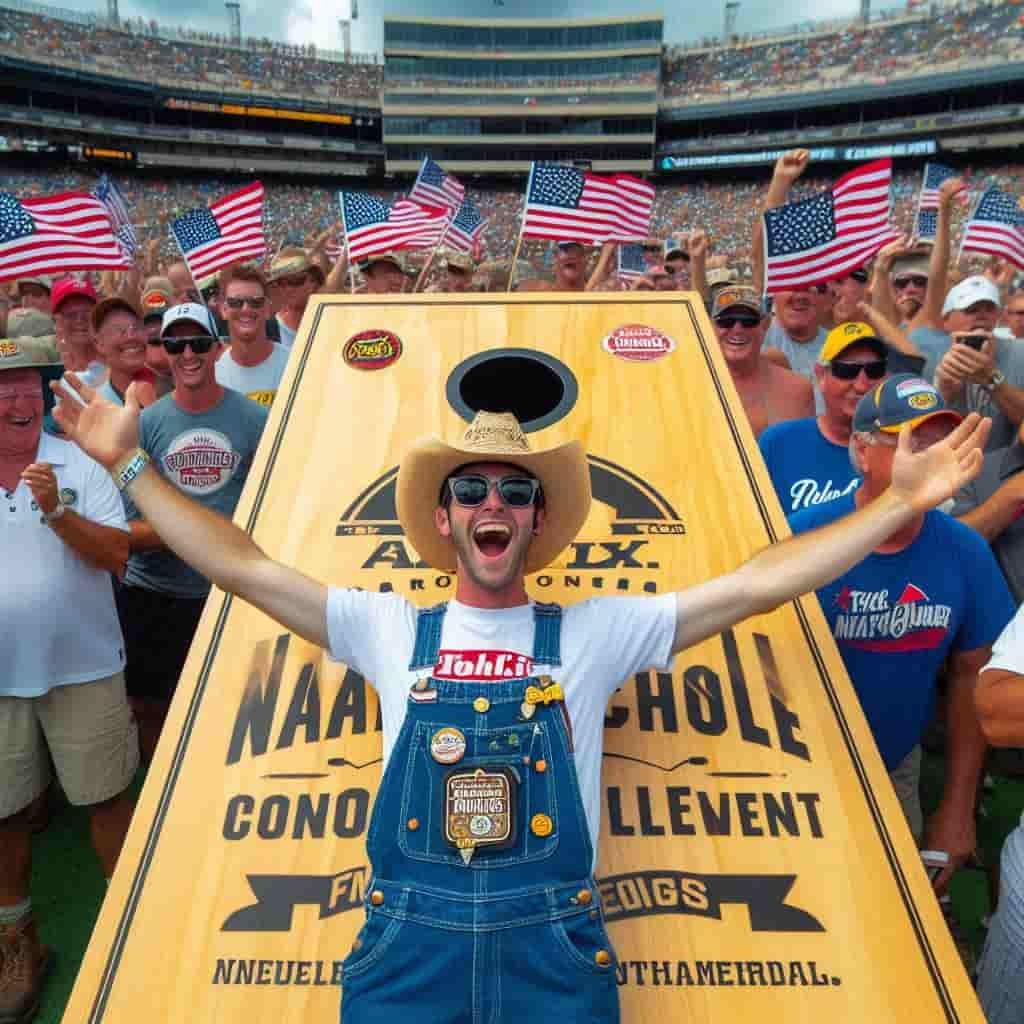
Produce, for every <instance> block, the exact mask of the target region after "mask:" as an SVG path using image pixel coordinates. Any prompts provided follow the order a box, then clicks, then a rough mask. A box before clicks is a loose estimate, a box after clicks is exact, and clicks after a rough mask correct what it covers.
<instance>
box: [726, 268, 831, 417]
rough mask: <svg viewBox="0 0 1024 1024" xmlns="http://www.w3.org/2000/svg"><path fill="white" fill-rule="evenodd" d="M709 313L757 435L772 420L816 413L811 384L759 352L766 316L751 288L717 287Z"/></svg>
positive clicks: (745, 409)
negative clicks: (719, 289)
mask: <svg viewBox="0 0 1024 1024" xmlns="http://www.w3.org/2000/svg"><path fill="white" fill-rule="evenodd" d="M711 319H712V322H713V323H714V325H715V333H716V334H717V335H718V344H719V346H720V348H721V350H722V355H723V356H724V358H725V364H726V366H727V367H728V368H729V373H730V374H731V375H732V382H733V384H735V385H736V391H737V393H738V394H739V396H740V401H741V402H742V403H743V409H744V411H745V412H746V414H747V419H748V420H749V421H750V427H751V429H752V430H753V431H754V436H755V437H757V436H758V435H760V434H761V432H762V431H763V430H764V429H765V428H766V427H769V426H771V425H772V424H773V423H779V422H781V421H783V420H794V419H798V418H800V417H805V416H813V415H814V392H813V391H812V389H811V385H810V384H809V383H808V382H807V381H806V380H805V379H804V378H803V377H801V376H800V375H799V374H797V373H793V372H792V371H791V370H785V369H783V368H782V367H781V366H778V365H776V364H775V363H773V362H770V361H769V360H767V359H762V358H761V343H762V342H763V341H764V332H765V329H766V327H767V320H766V318H765V315H764V307H763V306H762V304H761V299H760V297H759V296H758V294H757V292H755V291H754V290H753V288H725V289H722V290H721V291H719V292H718V294H717V296H716V297H715V301H714V304H713V305H712V307H711Z"/></svg>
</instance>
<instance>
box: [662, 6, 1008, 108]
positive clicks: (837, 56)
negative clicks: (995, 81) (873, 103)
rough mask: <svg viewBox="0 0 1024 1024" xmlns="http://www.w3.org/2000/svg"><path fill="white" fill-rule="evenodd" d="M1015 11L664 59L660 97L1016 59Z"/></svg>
mask: <svg viewBox="0 0 1024 1024" xmlns="http://www.w3.org/2000/svg"><path fill="white" fill-rule="evenodd" d="M1020 17H1021V8H1020V7H1019V6H1018V5H1017V4H1015V3H1012V2H998V3H992V4H988V3H985V4H977V5H970V6H968V5H958V6H954V7H945V8H938V7H936V9H935V10H934V11H927V12H922V13H921V14H919V15H915V16H908V17H906V18H902V19H900V20H899V21H896V22H889V23H886V22H883V23H881V24H880V25H863V24H858V23H850V24H848V25H846V26H845V27H844V28H842V29H841V30H836V31H834V32H829V33H824V34H815V35H807V36H800V37H797V38H790V39H785V40H778V41H774V42H751V43H738V44H736V45H733V46H728V47H716V48H713V49H708V50H706V51H701V52H689V53H687V52H680V51H673V50H672V49H669V50H667V51H666V54H665V60H664V62H663V64H662V88H663V91H664V94H665V96H668V97H673V96H683V95H685V96H686V98H687V99H688V100H702V99H704V100H707V99H714V98H716V97H729V96H743V95H750V94H752V93H758V92H775V91H779V90H780V89H786V88H789V89H792V88H807V87H812V86H821V85H825V84H827V83H828V82H832V83H833V84H837V85H838V84H842V85H850V84H856V83H872V82H874V83H884V82H886V81H888V80H889V79H890V78H892V77H894V76H898V75H904V74H914V73H925V72H934V71H936V70H941V68H942V66H943V65H956V63H957V62H961V61H968V60H969V61H970V62H972V63H974V62H977V61H979V60H987V59H1009V58H1011V57H1013V56H1014V55H1016V59H1018V60H1019V59H1020V56H1021V54H1022V45H1024V44H1022V35H1021V32H1022V29H1021V24H1020V22H1019V19H1020Z"/></svg>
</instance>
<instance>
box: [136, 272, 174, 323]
mask: <svg viewBox="0 0 1024 1024" xmlns="http://www.w3.org/2000/svg"><path fill="white" fill-rule="evenodd" d="M141 298H142V318H143V319H144V320H148V319H149V318H150V317H153V316H159V317H162V316H163V315H164V313H166V312H167V310H168V309H170V308H171V306H172V305H173V303H174V286H173V285H172V284H171V282H170V281H168V280H167V278H166V277H149V278H146V282H145V284H143V286H142V296H141Z"/></svg>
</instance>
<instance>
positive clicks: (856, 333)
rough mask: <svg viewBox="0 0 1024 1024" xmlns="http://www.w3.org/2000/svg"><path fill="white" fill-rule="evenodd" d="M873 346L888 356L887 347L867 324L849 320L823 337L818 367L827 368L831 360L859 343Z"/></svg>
mask: <svg viewBox="0 0 1024 1024" xmlns="http://www.w3.org/2000/svg"><path fill="white" fill-rule="evenodd" d="M862 342H863V343H866V344H874V345H876V346H877V347H878V350H879V351H880V352H881V353H882V354H883V355H888V352H889V346H888V345H886V343H885V342H884V341H882V339H881V338H880V337H879V336H878V335H877V334H876V333H875V329H874V328H873V327H871V326H870V325H869V324H864V323H859V322H858V321H856V320H849V321H847V322H846V323H843V324H839V325H838V326H837V327H833V328H832V330H831V331H829V332H828V334H827V335H825V344H824V345H822V346H821V351H820V352H819V353H818V365H819V366H828V365H829V364H830V363H831V362H832V360H833V359H835V358H837V357H838V356H840V355H842V354H843V353H844V352H845V351H846V350H847V349H848V348H850V347H852V346H853V345H858V344H860V343H862Z"/></svg>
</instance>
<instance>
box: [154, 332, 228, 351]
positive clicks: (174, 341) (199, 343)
mask: <svg viewBox="0 0 1024 1024" xmlns="http://www.w3.org/2000/svg"><path fill="white" fill-rule="evenodd" d="M163 343H164V351H165V352H166V353H167V354H168V355H169V356H180V355H181V353H182V352H184V351H185V346H186V345H188V347H189V348H190V349H192V351H193V352H194V353H195V354H196V355H197V356H203V355H206V353H207V352H209V351H210V349H211V348H213V346H214V345H216V344H217V339H216V338H211V337H210V336H209V335H208V334H200V335H198V336H197V337H195V338H164V339H163Z"/></svg>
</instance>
